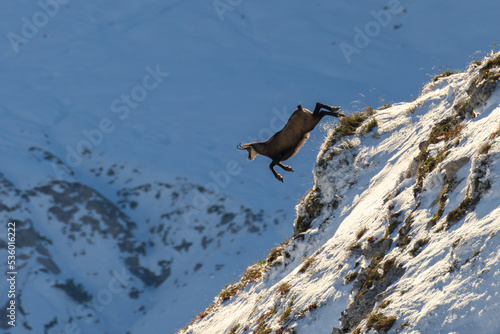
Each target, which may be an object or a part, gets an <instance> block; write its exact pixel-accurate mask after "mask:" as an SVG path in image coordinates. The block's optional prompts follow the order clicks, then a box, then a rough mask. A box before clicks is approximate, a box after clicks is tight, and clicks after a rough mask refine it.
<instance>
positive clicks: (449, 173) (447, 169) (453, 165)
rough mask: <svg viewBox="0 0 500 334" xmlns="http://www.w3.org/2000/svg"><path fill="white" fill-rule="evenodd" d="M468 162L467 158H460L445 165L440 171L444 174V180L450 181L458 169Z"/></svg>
mask: <svg viewBox="0 0 500 334" xmlns="http://www.w3.org/2000/svg"><path fill="white" fill-rule="evenodd" d="M469 161H470V158H469V157H462V158H460V159H457V160H453V161H450V162H448V163H446V164H445V165H444V166H443V167H442V168H441V170H442V171H444V173H445V174H446V180H448V181H451V179H453V177H454V176H455V174H456V173H457V172H458V170H459V169H460V168H462V167H463V166H464V165H466V164H467V163H468V162H469Z"/></svg>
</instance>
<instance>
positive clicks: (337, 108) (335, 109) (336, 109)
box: [331, 107, 342, 111]
mask: <svg viewBox="0 0 500 334" xmlns="http://www.w3.org/2000/svg"><path fill="white" fill-rule="evenodd" d="M340 109H342V107H332V110H331V111H339V110H340Z"/></svg>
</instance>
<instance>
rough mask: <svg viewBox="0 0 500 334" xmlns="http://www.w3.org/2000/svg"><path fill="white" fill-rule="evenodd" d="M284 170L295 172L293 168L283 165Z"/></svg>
mask: <svg viewBox="0 0 500 334" xmlns="http://www.w3.org/2000/svg"><path fill="white" fill-rule="evenodd" d="M283 169H284V170H286V171H287V172H293V168H292V167H290V166H287V165H283Z"/></svg>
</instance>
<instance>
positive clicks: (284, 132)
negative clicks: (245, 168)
mask: <svg viewBox="0 0 500 334" xmlns="http://www.w3.org/2000/svg"><path fill="white" fill-rule="evenodd" d="M322 109H327V110H328V111H325V110H322ZM338 110H340V107H331V106H327V105H325V104H322V103H316V107H315V108H314V111H313V112H310V111H309V110H307V109H304V108H302V106H301V105H300V104H299V105H298V106H297V109H296V110H295V111H294V112H293V114H292V115H291V116H290V118H289V119H288V122H287V123H286V125H285V127H283V129H281V130H280V131H278V132H276V133H275V134H274V135H273V136H272V137H271V138H269V140H268V141H263V142H255V143H248V144H243V145H241V143H240V144H239V145H238V146H237V148H238V149H240V150H247V151H248V160H253V159H254V158H255V157H256V156H257V155H258V154H261V155H264V156H266V157H268V158H270V159H271V160H272V162H271V164H270V165H269V168H270V169H271V171H272V172H273V174H274V177H276V178H277V179H278V181H281V182H283V177H282V176H281V175H280V174H278V173H277V172H276V171H275V170H274V166H276V165H278V166H280V167H281V168H283V169H284V170H286V171H287V172H293V169H292V167H290V166H287V165H284V164H282V163H281V162H282V161H285V160H287V159H290V158H291V157H293V156H294V155H295V154H296V153H297V152H298V151H299V149H300V147H301V146H302V145H304V143H305V141H306V140H307V138H309V132H311V131H312V130H313V129H314V127H315V126H316V125H317V124H318V123H319V121H321V119H322V118H323V117H324V116H335V117H343V116H345V115H344V114H342V113H338V112H337V111H338Z"/></svg>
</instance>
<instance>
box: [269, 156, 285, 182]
mask: <svg viewBox="0 0 500 334" xmlns="http://www.w3.org/2000/svg"><path fill="white" fill-rule="evenodd" d="M277 164H279V162H275V161H273V162H271V164H270V165H269V168H270V169H271V172H273V175H274V177H275V178H277V179H278V181H281V182H283V176H281V175H279V174H278V173H277V172H276V171H275V170H274V166H276V165H277Z"/></svg>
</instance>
